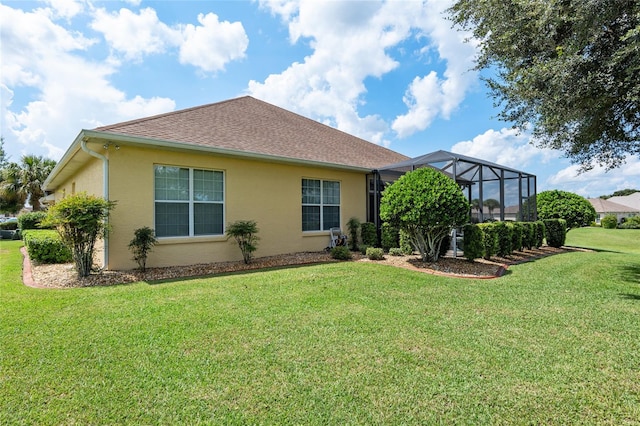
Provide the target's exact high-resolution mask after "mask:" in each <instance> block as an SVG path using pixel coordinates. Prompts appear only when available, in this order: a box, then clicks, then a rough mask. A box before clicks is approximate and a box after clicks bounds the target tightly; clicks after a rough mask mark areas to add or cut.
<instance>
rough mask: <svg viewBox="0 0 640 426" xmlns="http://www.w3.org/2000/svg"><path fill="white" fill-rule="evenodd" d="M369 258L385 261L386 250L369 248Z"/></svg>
mask: <svg viewBox="0 0 640 426" xmlns="http://www.w3.org/2000/svg"><path fill="white" fill-rule="evenodd" d="M367 257H368V258H369V259H370V260H382V259H384V250H382V249H381V248H377V247H369V248H368V249H367Z"/></svg>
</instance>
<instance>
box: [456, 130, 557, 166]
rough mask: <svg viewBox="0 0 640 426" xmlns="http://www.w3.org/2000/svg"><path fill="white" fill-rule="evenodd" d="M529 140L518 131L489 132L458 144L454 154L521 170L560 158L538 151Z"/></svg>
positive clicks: (553, 152) (548, 152)
mask: <svg viewBox="0 0 640 426" xmlns="http://www.w3.org/2000/svg"><path fill="white" fill-rule="evenodd" d="M530 141H531V135H530V134H529V133H526V132H522V131H519V130H517V129H511V128H502V129H500V130H498V131H496V130H493V129H489V130H487V131H486V132H484V133H482V134H480V135H478V136H476V137H474V138H473V139H472V140H470V141H463V142H458V143H457V144H455V145H454V146H453V147H452V148H451V151H452V152H456V153H458V154H463V155H468V156H470V157H475V158H480V159H482V160H486V161H491V162H494V163H498V164H501V165H504V166H507V167H511V168H515V169H520V170H522V168H523V167H526V166H528V165H531V164H540V163H542V164H544V163H548V162H549V161H551V160H553V159H556V158H558V157H559V155H560V154H559V153H558V151H554V150H551V149H541V148H537V147H535V146H534V145H533V144H531V143H530Z"/></svg>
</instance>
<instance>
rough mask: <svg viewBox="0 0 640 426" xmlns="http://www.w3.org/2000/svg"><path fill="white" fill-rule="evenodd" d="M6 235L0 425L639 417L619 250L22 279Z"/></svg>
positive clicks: (638, 317)
mask: <svg viewBox="0 0 640 426" xmlns="http://www.w3.org/2000/svg"><path fill="white" fill-rule="evenodd" d="M571 232H573V231H571ZM18 247H19V245H18V244H17V243H15V242H9V243H7V242H4V241H3V242H2V243H1V245H0V253H1V254H0V258H1V259H2V275H3V280H2V284H0V297H1V298H2V309H1V310H0V327H1V328H0V338H1V341H2V351H0V357H1V358H0V361H1V374H0V424H13V423H21V422H22V423H27V424H60V423H82V424H88V423H101V424H104V423H117V424H122V423H143V424H150V423H153V424H157V423H189V424H198V423H272V424H273V423H277V424H279V423H305V424H327V423H351V424H353V423H359V424H371V423H423V424H424V423H438V422H442V423H463V424H478V423H509V424H513V423H515V424H531V423H536V424H540V423H546V424H548V423H556V424H558V423H573V424H576V423H583V424H584V423H610V424H625V423H627V424H632V423H634V422H635V421H637V419H638V418H640V372H639V370H638V365H640V355H639V354H640V339H639V337H640V331H639V330H640V327H639V325H640V283H639V282H638V281H634V280H633V277H632V276H629V275H628V274H625V273H621V272H620V269H624V268H625V265H628V264H631V263H633V262H634V261H635V258H636V257H637V256H634V255H632V254H626V253H613V252H593V253H581V252H577V253H567V254H562V255H557V256H551V257H548V258H544V259H538V260H536V261H534V262H530V263H526V264H521V265H516V266H512V267H510V268H509V273H508V274H507V275H506V276H504V277H502V278H500V279H496V280H467V279H452V278H444V277H436V276H432V275H427V274H422V273H417V272H411V271H406V270H402V269H398V268H394V267H388V266H382V265H375V264H364V263H355V262H349V263H338V264H327V265H317V266H308V267H303V268H291V269H282V270H273V271H265V272H256V273H251V274H244V275H243V274H233V275H228V276H221V277H209V278H203V279H192V280H184V281H177V282H172V283H162V284H151V285H150V284H148V283H137V284H133V285H127V286H114V287H108V288H84V289H71V290H38V289H29V288H26V287H24V286H22V285H21V284H20V278H19V270H20V266H19V261H20V257H19V256H16V255H15V252H17V248H18ZM16 264H18V266H16ZM5 276H6V278H5ZM634 296H637V298H635V297H634Z"/></svg>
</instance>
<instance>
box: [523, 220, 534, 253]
mask: <svg viewBox="0 0 640 426" xmlns="http://www.w3.org/2000/svg"><path fill="white" fill-rule="evenodd" d="M520 224H521V225H522V247H523V248H526V249H528V250H531V249H532V248H533V246H534V245H535V243H536V225H535V224H534V223H533V222H520Z"/></svg>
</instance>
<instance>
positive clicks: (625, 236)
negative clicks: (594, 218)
mask: <svg viewBox="0 0 640 426" xmlns="http://www.w3.org/2000/svg"><path fill="white" fill-rule="evenodd" d="M566 245H568V246H574V247H584V248H591V249H597V250H609V251H619V252H623V253H636V254H640V229H605V228H600V227H591V228H577V229H571V230H570V231H569V232H568V233H567V241H566Z"/></svg>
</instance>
